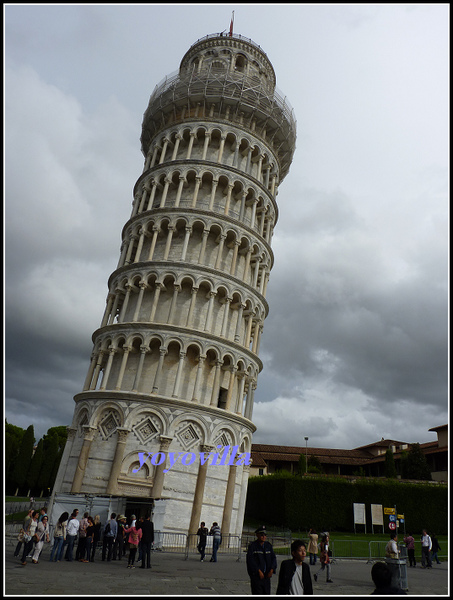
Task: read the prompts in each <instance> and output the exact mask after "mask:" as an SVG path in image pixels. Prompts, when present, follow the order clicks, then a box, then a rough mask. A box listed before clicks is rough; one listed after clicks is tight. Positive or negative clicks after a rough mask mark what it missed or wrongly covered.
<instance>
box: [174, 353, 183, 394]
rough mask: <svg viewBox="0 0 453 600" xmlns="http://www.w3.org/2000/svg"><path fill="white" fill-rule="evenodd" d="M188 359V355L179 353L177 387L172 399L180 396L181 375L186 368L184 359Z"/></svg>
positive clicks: (175, 386)
mask: <svg viewBox="0 0 453 600" xmlns="http://www.w3.org/2000/svg"><path fill="white" fill-rule="evenodd" d="M185 358H186V353H185V352H180V353H179V363H178V370H177V372H176V378H175V385H174V388H173V394H172V396H171V397H172V398H178V396H179V386H180V385H181V375H182V370H183V367H184V359H185Z"/></svg>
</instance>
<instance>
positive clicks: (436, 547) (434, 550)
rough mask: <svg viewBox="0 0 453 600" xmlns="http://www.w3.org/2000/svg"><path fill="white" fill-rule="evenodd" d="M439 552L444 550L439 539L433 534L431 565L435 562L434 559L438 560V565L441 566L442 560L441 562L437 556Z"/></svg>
mask: <svg viewBox="0 0 453 600" xmlns="http://www.w3.org/2000/svg"><path fill="white" fill-rule="evenodd" d="M439 550H442V548H441V547H440V546H439V542H438V541H437V537H436V536H435V535H434V533H433V534H432V536H431V564H432V563H433V562H434V559H436V563H437V564H438V565H440V560H439V557H438V556H437V553H438V552H439Z"/></svg>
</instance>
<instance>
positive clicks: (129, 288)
mask: <svg viewBox="0 0 453 600" xmlns="http://www.w3.org/2000/svg"><path fill="white" fill-rule="evenodd" d="M124 287H125V288H126V295H125V297H124V300H123V306H122V307H121V313H120V316H119V317H118V323H122V322H123V321H124V315H125V314H126V309H127V305H128V303H129V298H130V295H131V292H132V285H131V284H130V283H126V285H125V286H124Z"/></svg>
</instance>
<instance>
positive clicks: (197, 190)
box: [191, 177, 201, 208]
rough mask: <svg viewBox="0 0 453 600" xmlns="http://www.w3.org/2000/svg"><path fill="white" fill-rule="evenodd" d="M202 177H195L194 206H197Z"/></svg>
mask: <svg viewBox="0 0 453 600" xmlns="http://www.w3.org/2000/svg"><path fill="white" fill-rule="evenodd" d="M200 184H201V177H195V189H194V191H193V198H192V207H191V208H195V207H196V206H197V199H198V192H199V191H200Z"/></svg>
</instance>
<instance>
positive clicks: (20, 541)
mask: <svg viewBox="0 0 453 600" xmlns="http://www.w3.org/2000/svg"><path fill="white" fill-rule="evenodd" d="M34 512H35V511H34V510H33V509H32V508H30V510H29V511H28V514H27V516H26V517H25V519H24V523H23V526H22V527H21V528H20V531H19V535H18V536H17V540H18V542H17V546H16V549H15V550H14V556H19V554H20V549H21V548H22V544H24V543H25V540H24V535H25V532H26V531H27V529H28V526H29V525H30V523H31V520H32V517H33V513H34Z"/></svg>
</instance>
